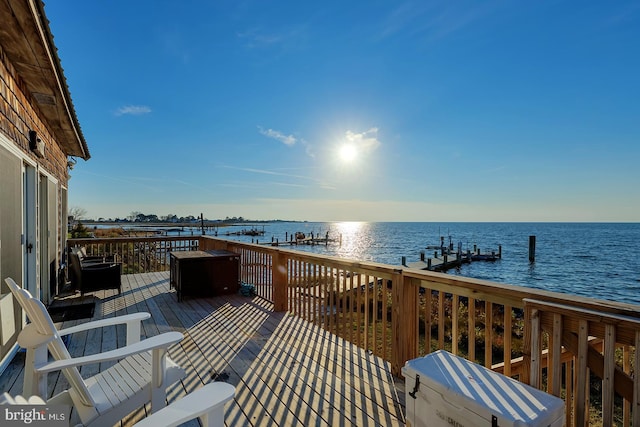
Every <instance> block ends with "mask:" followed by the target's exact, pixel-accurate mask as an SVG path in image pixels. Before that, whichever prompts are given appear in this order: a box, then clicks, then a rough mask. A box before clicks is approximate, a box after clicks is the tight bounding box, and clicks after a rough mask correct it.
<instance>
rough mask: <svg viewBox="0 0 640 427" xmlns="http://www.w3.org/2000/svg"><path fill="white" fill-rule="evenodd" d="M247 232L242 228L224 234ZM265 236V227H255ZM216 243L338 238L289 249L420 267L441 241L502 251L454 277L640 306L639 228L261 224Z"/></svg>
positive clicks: (457, 271) (600, 225)
mask: <svg viewBox="0 0 640 427" xmlns="http://www.w3.org/2000/svg"><path fill="white" fill-rule="evenodd" d="M242 228H250V227H247V226H243V227H240V228H237V227H234V228H229V229H228V230H230V231H233V230H236V231H237V230H240V229H242ZM257 228H258V229H260V230H262V224H260V225H259V226H257ZM226 230H227V228H220V229H219V234H218V235H219V237H222V238H228V239H233V240H239V241H243V242H251V241H255V240H256V239H258V241H259V242H270V241H271V240H272V238H273V239H279V240H280V241H284V240H285V233H289V234H291V233H295V232H298V231H301V232H303V233H305V234H309V233H311V232H313V233H314V235H315V236H319V237H324V236H325V233H327V232H329V238H330V239H338V237H339V236H340V235H342V245H339V244H338V243H329V245H327V246H324V245H317V246H307V245H300V246H293V247H292V249H295V250H303V251H309V252H313V253H318V254H324V255H332V256H339V257H343V258H349V259H355V260H361V261H374V262H380V263H385V264H391V265H400V264H401V258H402V256H405V257H406V258H407V261H408V262H411V261H417V260H418V259H419V258H420V252H421V251H424V252H425V253H426V254H427V256H432V253H433V250H428V249H425V248H426V246H428V245H439V244H440V236H445V243H446V244H448V243H449V237H448V236H451V239H452V241H453V243H454V247H455V248H457V247H458V242H461V244H462V249H463V250H464V251H466V250H467V249H469V250H473V245H474V244H476V245H477V247H478V248H480V249H481V250H482V252H483V253H484V252H485V251H490V250H496V251H497V249H498V246H499V245H502V259H501V260H499V261H496V262H475V263H471V264H464V265H462V266H461V267H460V268H459V269H455V270H449V271H448V274H455V275H461V276H467V277H474V278H478V279H484V280H490V281H493V282H499V283H505V284H512V285H520V286H526V287H531V288H537V289H544V290H549V291H555V292H564V293H570V294H576V295H582V296H587V297H594V298H598V299H606V300H612V301H620V302H627V303H633V304H640V223H631V224H621V223H612V224H607V223H431V222H429V223H426V222H397V223H396V222H385V223H382V222H377V223H371V222H335V223H320V222H275V223H268V224H265V225H264V230H265V234H264V236H258V237H251V236H225V235H223V234H224V233H225V231H226ZM532 235H533V236H536V257H535V258H536V259H535V262H533V263H530V262H529V236H532Z"/></svg>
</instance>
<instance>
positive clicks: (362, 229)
mask: <svg viewBox="0 0 640 427" xmlns="http://www.w3.org/2000/svg"><path fill="white" fill-rule="evenodd" d="M333 225H334V227H335V233H336V234H337V235H339V236H341V241H342V244H341V245H340V247H339V248H338V249H337V250H336V252H337V253H336V255H338V256H340V257H344V258H351V259H358V260H370V257H369V256H368V255H369V251H368V248H369V247H370V246H371V244H372V241H371V236H372V233H370V232H369V228H370V227H371V224H370V223H368V222H361V221H345V222H338V223H335V224H333Z"/></svg>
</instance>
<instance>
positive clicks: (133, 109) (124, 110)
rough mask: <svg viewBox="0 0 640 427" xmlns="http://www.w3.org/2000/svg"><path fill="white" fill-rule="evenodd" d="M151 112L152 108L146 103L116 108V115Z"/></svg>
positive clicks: (136, 114)
mask: <svg viewBox="0 0 640 427" xmlns="http://www.w3.org/2000/svg"><path fill="white" fill-rule="evenodd" d="M150 112H151V108H149V107H147V106H146V105H125V106H124V107H120V108H118V109H117V110H116V116H123V115H125V114H129V115H132V116H139V115H142V114H149V113H150Z"/></svg>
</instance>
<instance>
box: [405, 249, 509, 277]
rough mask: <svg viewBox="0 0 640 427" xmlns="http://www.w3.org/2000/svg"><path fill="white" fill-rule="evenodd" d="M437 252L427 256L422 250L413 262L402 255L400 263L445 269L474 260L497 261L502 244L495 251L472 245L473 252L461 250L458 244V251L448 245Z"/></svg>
mask: <svg viewBox="0 0 640 427" xmlns="http://www.w3.org/2000/svg"><path fill="white" fill-rule="evenodd" d="M439 253H440V255H438V251H437V250H436V251H435V252H434V254H433V257H432V258H427V257H426V254H425V253H424V252H420V260H419V261H414V262H407V259H406V257H404V256H403V257H402V265H403V266H405V267H409V268H417V269H419V270H429V271H447V270H449V269H451V268H456V267H459V266H461V265H462V264H469V263H471V262H474V261H497V260H499V259H501V258H502V245H500V246H498V250H497V252H496V251H486V252H484V253H483V252H481V251H480V249H479V248H478V247H477V246H476V245H474V246H473V252H472V251H470V250H467V252H463V251H462V249H461V248H460V246H459V247H458V251H455V252H454V251H453V250H452V249H451V248H450V247H448V248H447V247H442V248H440V252H439Z"/></svg>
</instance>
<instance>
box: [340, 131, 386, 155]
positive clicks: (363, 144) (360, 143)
mask: <svg viewBox="0 0 640 427" xmlns="http://www.w3.org/2000/svg"><path fill="white" fill-rule="evenodd" d="M345 137H346V139H347V141H349V142H350V143H351V144H354V145H356V146H357V147H358V149H359V150H362V151H364V152H370V151H374V150H376V149H377V148H378V147H379V146H380V145H381V143H380V141H379V140H378V128H371V129H369V130H367V131H365V132H361V133H355V132H352V131H350V130H348V131H346V132H345Z"/></svg>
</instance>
